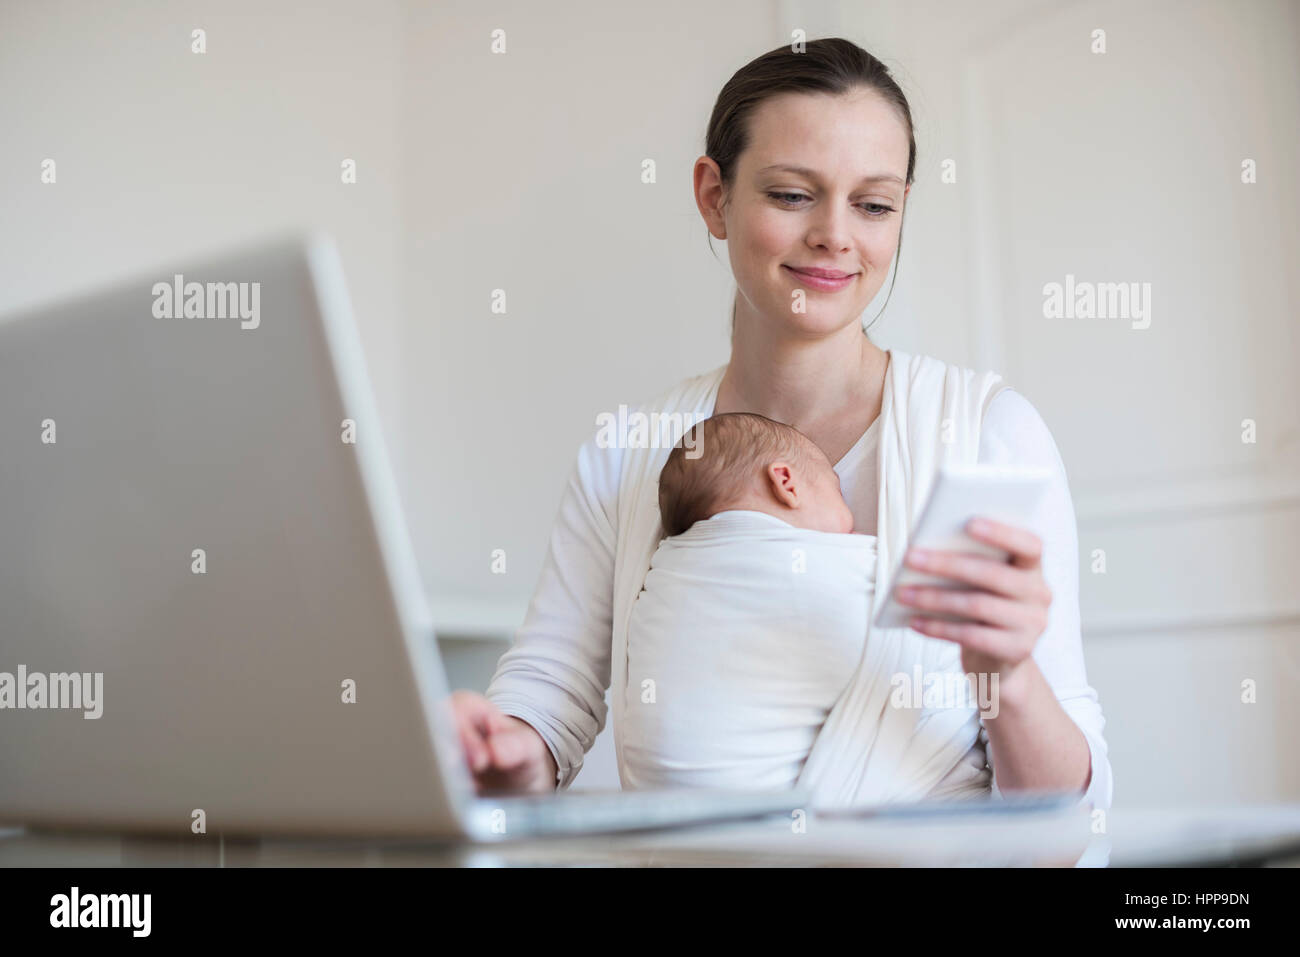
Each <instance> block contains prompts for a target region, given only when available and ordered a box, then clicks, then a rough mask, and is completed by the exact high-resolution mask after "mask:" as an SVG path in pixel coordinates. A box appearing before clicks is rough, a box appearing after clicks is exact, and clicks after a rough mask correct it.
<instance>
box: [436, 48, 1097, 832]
mask: <svg viewBox="0 0 1300 957" xmlns="http://www.w3.org/2000/svg"><path fill="white" fill-rule="evenodd" d="M706 148H707V153H706V155H705V156H702V157H700V158H699V159H698V160H697V161H696V165H695V176H694V185H695V196H696V201H697V205H698V206H699V209H700V213H701V215H702V216H703V217H704V220H705V222H706V224H707V226H708V229H709V232H710V234H711V235H712V236H716V237H717V238H719V239H726V240H728V251H729V254H730V258H731V265H732V269H733V272H734V274H735V277H736V284H737V287H738V293H737V296H736V301H735V307H734V311H733V319H732V350H731V358H730V361H729V362H728V363H727V365H726V366H724V367H719V368H718V369H716V370H714V371H712V372H710V373H706V374H704V375H701V376H696V377H693V378H692V379H689V380H686V381H685V382H683V383H679V384H678V385H677V386H676V387H674V388H673V389H672V390H669V391H668V392H666V393H665V394H663V395H661V396H659V397H658V398H657V399H656V400H655V401H653V402H651V403H649V404H648V405H647V407H646V408H652V409H656V410H663V411H667V412H687V413H694V414H695V415H696V416H697V417H700V416H707V415H710V414H720V413H725V412H756V413H760V414H762V415H765V416H767V417H769V418H771V419H774V420H776V421H779V422H784V423H787V424H789V425H792V426H794V427H795V428H797V429H799V430H800V431H802V432H803V433H804V434H806V435H807V436H808V437H809V438H811V439H812V440H813V441H814V442H815V443H816V444H817V445H818V446H819V447H820V448H821V449H822V450H823V451H824V452H825V453H826V456H827V458H828V459H829V460H830V461H831V462H833V463H836V464H835V470H836V473H837V474H838V475H839V477H840V482H841V488H842V490H843V493H844V497H845V499H846V501H847V502H848V503H849V506H850V508H851V510H852V511H853V515H854V528H855V531H856V532H859V533H864V534H867V535H872V536H875V540H876V542H877V545H878V548H879V564H878V567H880V568H884V567H888V564H887V562H889V561H892V560H893V556H895V555H896V554H897V552H898V550H899V549H900V548H902V547H904V546H905V545H906V535H907V530H908V527H909V524H910V523H909V520H908V517H909V515H911V514H912V510H913V509H914V508H915V505H916V502H917V496H918V495H922V494H923V491H924V487H925V484H926V481H927V480H928V479H929V478H930V477H931V476H932V475H933V474H934V469H935V468H937V466H938V464H939V463H940V461H946V460H949V459H955V460H960V461H968V462H969V461H979V462H981V463H998V464H1016V465H1040V466H1048V467H1049V468H1051V469H1052V471H1053V474H1054V476H1055V478H1054V482H1053V485H1052V488H1051V494H1050V497H1049V501H1048V503H1047V505H1046V506H1045V508H1046V512H1047V514H1048V515H1049V516H1050V521H1049V523H1048V524H1049V527H1050V532H1049V533H1048V536H1047V538H1046V539H1045V540H1040V538H1039V537H1038V536H1036V535H1034V534H1032V533H1030V532H1029V531H1027V530H1024V529H1019V528H1014V527H1009V526H1005V525H1000V524H998V523H990V524H987V525H986V526H985V527H984V528H983V529H977V528H974V527H972V528H971V529H970V532H971V534H972V535H973V536H974V537H976V538H979V539H982V540H984V541H987V542H990V543H992V544H996V545H998V546H1001V547H1002V548H1004V549H1005V550H1006V551H1008V552H1010V553H1011V554H1012V560H1011V561H1010V562H1009V563H1000V562H995V561H992V560H990V559H987V558H982V557H975V556H970V555H966V556H961V555H958V554H956V553H948V552H939V553H934V554H930V555H928V556H927V555H922V554H919V553H917V550H915V549H912V550H910V551H908V553H907V556H906V560H907V561H908V563H909V564H910V565H912V566H913V567H915V568H918V569H921V570H924V571H927V572H930V573H932V574H938V575H941V576H945V577H948V578H951V579H953V580H955V581H959V582H962V583H963V584H965V585H967V586H975V587H976V588H977V589H978V591H977V592H976V593H974V594H969V593H968V594H966V595H958V594H955V593H953V592H951V591H948V590H945V589H939V588H927V587H921V588H918V589H916V590H915V591H914V593H913V594H911V595H908V596H904V600H905V601H906V602H907V603H908V604H909V605H911V606H912V607H914V608H915V609H916V612H917V616H916V618H914V619H913V624H912V629H911V630H908V629H877V630H875V631H873V632H872V633H871V637H870V638H869V639H867V638H866V636H864V640H866V651H865V652H864V650H863V646H862V645H861V644H858V645H857V646H856V647H853V648H844V649H841V653H842V654H843V656H844V664H845V668H846V669H847V670H848V671H850V672H852V671H854V670H855V669H856V676H855V679H854V682H853V683H851V684H850V686H849V688H848V690H847V691H846V692H845V693H844V694H843V696H842V700H840V701H837V702H836V705H835V707H834V708H833V709H832V710H831V711H830V714H829V716H828V720H827V723H826V726H825V728H824V729H823V731H822V733H821V736H820V737H819V739H818V741H817V743H816V745H815V746H814V748H813V750H812V753H811V754H810V756H809V760H808V762H807V767H806V768H805V775H806V777H808V778H809V779H810V782H811V783H813V784H816V785H817V786H818V787H819V788H824V789H825V790H826V793H828V794H833V795H835V800H836V801H837V802H838V803H853V802H866V801H871V800H885V799H906V798H919V797H927V796H928V797H937V796H958V795H965V794H976V793H980V792H984V793H987V792H988V791H990V790H992V791H994V792H1007V791H1011V790H1028V789H1053V790H1077V791H1078V792H1079V793H1080V795H1081V797H1082V798H1083V799H1084V800H1088V801H1091V803H1092V804H1093V805H1094V806H1095V807H1109V806H1110V803H1111V792H1112V786H1111V772H1110V764H1109V761H1108V759H1107V755H1106V750H1107V749H1106V743H1105V740H1104V738H1103V737H1102V733H1101V732H1102V727H1103V724H1104V721H1103V718H1102V714H1101V709H1100V706H1099V704H1098V701H1097V695H1096V692H1095V691H1094V690H1093V689H1092V688H1091V687H1089V686H1088V683H1087V678H1086V675H1085V671H1084V663H1083V654H1082V648H1081V643H1080V634H1079V612H1078V554H1077V548H1078V543H1077V531H1076V526H1075V518H1074V511H1073V505H1072V502H1071V499H1070V494H1069V489H1068V485H1067V482H1066V477H1065V473H1064V468H1063V465H1062V463H1061V459H1060V456H1059V454H1058V453H1057V449H1056V445H1055V443H1054V441H1053V440H1052V437H1051V434H1050V432H1049V431H1048V429H1047V427H1046V425H1045V424H1044V423H1043V421H1042V419H1041V418H1040V417H1039V415H1038V413H1037V412H1036V410H1035V409H1034V408H1033V406H1032V405H1031V404H1030V403H1029V402H1028V401H1027V400H1026V399H1024V398H1023V397H1022V396H1020V395H1019V394H1018V393H1015V392H1014V391H1012V390H1011V389H1009V388H1007V387H1006V386H1005V385H1004V384H1003V383H1001V381H1000V379H1001V377H1000V376H998V375H996V374H995V373H990V372H985V373H979V374H977V373H975V372H974V371H973V370H962V369H960V368H958V367H956V366H953V365H949V364H947V363H944V362H942V361H941V360H938V359H935V358H932V357H928V356H911V355H908V354H906V353H902V352H900V351H899V350H890V351H884V350H882V349H880V348H879V347H878V346H876V345H875V343H873V342H872V341H871V340H870V338H869V337H868V336H867V335H866V334H865V330H864V328H863V326H862V324H861V322H860V316H861V315H862V314H863V312H864V311H865V308H866V306H867V305H868V304H869V303H870V302H871V301H872V299H873V298H874V297H875V295H876V294H877V292H878V291H879V290H880V287H881V286H882V285H883V282H884V278H885V274H886V272H887V271H888V269H889V265H890V263H891V261H893V259H894V257H895V254H896V253H897V251H898V248H899V242H900V240H901V235H902V217H903V211H904V208H905V203H906V198H907V194H908V193H909V192H910V190H911V185H912V182H913V174H914V171H915V168H916V143H915V137H914V134H913V129H912V120H911V112H910V109H909V107H908V104H907V100H906V98H905V96H904V95H903V93H902V91H901V90H900V89H899V87H898V85H897V84H896V83H895V81H894V80H893V78H892V77H891V76H890V75H889V72H888V70H887V69H886V68H885V67H884V66H883V65H882V64H881V63H880V62H879V61H878V60H877V59H875V58H874V57H872V56H871V55H870V54H869V53H867V52H865V51H864V50H862V49H861V48H859V47H857V46H856V45H854V44H852V43H850V42H849V41H846V40H842V39H827V40H816V41H811V42H809V43H807V44H806V49H805V51H804V52H799V53H795V52H792V51H791V50H789V49H788V48H784V47H782V48H778V49H777V50H774V51H772V52H770V53H768V54H766V55H764V56H762V57H759V58H758V59H756V60H755V61H753V62H752V63H750V64H748V65H747V66H745V67H744V68H742V69H741V70H740V71H739V72H737V73H736V75H735V76H733V77H732V78H731V80H730V81H729V82H728V83H727V85H726V86H725V87H724V88H723V90H722V92H721V94H720V95H719V97H718V101H717V103H716V105H715V107H714V110H713V114H712V117H711V119H710V123H709V129H708V135H707V143H706ZM688 424H689V423H688ZM954 428H955V430H956V435H955V437H954V435H952V434H943V435H941V433H952V431H953V429H954ZM597 439H598V436H593V438H592V439H590V440H588V441H587V442H586V443H585V444H584V445H583V447H582V449H581V450H580V451H579V454H578V461H577V463H576V465H575V468H574V470H573V473H572V475H571V478H570V482H569V485H568V487H567V489H566V492H565V496H564V500H563V501H562V503H561V506H560V511H559V515H558V517H557V520H556V525H555V529H554V531H553V534H552V540H551V549H550V552H549V554H548V556H547V559H546V563H545V566H544V568H543V571H542V575H541V580H540V582H539V584H538V587H537V590H536V592H535V594H534V597H533V600H532V604H531V606H530V608H529V612H528V615H527V618H526V620H525V622H524V625H523V627H522V628H521V629H520V631H519V633H518V635H517V637H516V641H515V645H514V646H513V647H512V648H511V650H510V651H508V652H507V653H506V654H505V655H504V656H503V657H502V659H501V661H500V663H499V665H498V669H497V673H496V675H495V677H494V678H493V681H492V684H491V686H490V687H489V689H488V691H487V694H486V696H479V695H475V694H472V693H469V692H464V691H460V692H456V694H455V695H453V707H454V709H455V712H456V716H457V723H458V726H459V729H460V735H461V740H462V744H463V746H464V749H465V753H466V759H467V761H468V763H469V766H470V768H471V770H472V771H473V773H474V775H475V779H476V782H477V783H478V786H479V787H480V789H483V790H486V789H498V788H504V789H512V790H535V791H547V790H552V789H555V788H557V787H558V788H563V787H567V786H568V784H569V783H570V782H571V781H572V780H573V778H574V776H575V775H576V774H577V772H578V770H579V769H580V767H581V763H582V757H583V755H584V754H585V753H586V751H587V750H588V749H589V748H590V747H591V744H592V742H593V741H594V739H595V737H596V735H597V733H598V732H599V731H600V730H601V729H602V728H603V727H604V723H605V716H606V715H605V704H604V694H605V691H606V688H607V687H610V686H611V681H610V679H611V675H613V677H614V681H613V683H612V690H613V696H612V697H613V702H614V708H613V717H614V723H615V742H616V750H617V752H618V755H619V766H620V773H621V774H622V775H623V776H624V779H625V780H626V777H627V775H626V771H625V769H626V763H625V762H626V757H625V754H624V749H623V742H622V739H621V736H620V734H621V720H620V719H621V716H622V715H623V714H624V713H625V710H624V709H626V708H628V707H635V706H637V704H638V700H639V699H638V698H637V694H636V692H637V688H636V687H635V685H634V686H633V687H632V688H631V690H629V683H631V682H634V681H636V679H637V678H638V677H639V676H629V675H628V674H627V673H626V672H627V640H628V636H627V632H626V622H627V618H628V608H629V606H630V603H631V602H632V601H633V600H634V599H635V595H636V592H637V591H638V590H639V588H640V583H641V581H643V580H644V576H645V571H646V568H647V564H648V561H649V552H650V551H652V550H653V544H654V542H655V541H657V537H658V535H657V532H658V523H657V507H656V506H654V505H653V499H654V496H653V482H654V479H655V477H656V476H657V475H658V469H659V468H660V467H662V464H663V461H664V460H665V458H666V456H667V451H668V450H667V448H662V449H655V448H644V447H642V448H607V447H604V446H603V444H602V443H600V442H598V441H597ZM876 598H877V599H878V598H879V596H876ZM930 611H934V612H947V613H954V614H957V615H960V616H962V618H963V619H964V620H963V621H960V622H951V621H942V620H938V619H933V618H930V617H927V615H926V612H930ZM877 632H878V633H877ZM923 636H928V637H923ZM882 649H883V650H882ZM935 649H940V650H941V651H940V652H939V653H936V652H935ZM945 650H946V651H948V652H950V654H949V655H948V657H947V658H944V657H943V652H944V651H945ZM873 654H874V655H876V657H875V658H874V659H873V658H872V655H873ZM882 654H883V655H885V657H884V658H881V657H879V656H880V655H882ZM909 656H910V657H909ZM921 661H924V662H925V664H926V666H927V667H928V668H931V669H933V668H946V669H948V670H949V671H955V670H957V668H958V665H959V666H960V670H961V671H962V672H965V673H968V674H969V673H975V674H983V673H987V674H996V675H997V676H998V677H999V679H1000V682H999V702H998V709H997V713H996V716H975V715H974V713H973V712H971V711H969V710H967V711H963V712H961V713H960V714H957V713H952V714H949V715H946V716H938V717H936V716H935V715H934V714H927V715H926V716H925V717H924V718H922V717H919V716H918V715H916V714H911V715H907V716H902V717H900V716H899V715H898V714H897V710H898V709H894V711H893V712H891V711H890V709H889V708H887V707H884V706H883V705H882V702H883V700H884V699H883V698H882V694H881V682H880V680H879V675H880V674H894V673H896V672H897V671H898V670H900V669H901V670H902V673H907V671H906V667H905V666H906V665H909V664H911V663H913V662H918V663H919V662H921ZM891 669H892V670H891ZM873 675H874V676H876V677H873ZM707 678H708V676H705V677H704V678H702V679H701V680H707ZM951 710H952V709H950V711H951ZM701 734H707V723H706V724H704V725H702V728H701ZM927 735H928V739H927ZM683 747H686V748H688V747H689V745H683ZM681 757H682V764H681V766H688V765H689V759H690V755H688V754H683V755H682V756H681ZM675 763H676V762H675ZM986 765H987V766H986ZM810 782H809V781H805V782H804V783H810ZM792 783H793V782H792ZM737 784H738V786H743V780H738V781H737Z"/></svg>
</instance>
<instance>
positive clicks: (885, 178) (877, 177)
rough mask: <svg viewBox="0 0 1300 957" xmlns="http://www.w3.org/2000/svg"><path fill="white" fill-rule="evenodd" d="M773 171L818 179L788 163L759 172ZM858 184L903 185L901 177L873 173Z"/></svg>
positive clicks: (803, 169)
mask: <svg viewBox="0 0 1300 957" xmlns="http://www.w3.org/2000/svg"><path fill="white" fill-rule="evenodd" d="M774 169H775V170H783V171H784V172H787V173H797V174H799V175H800V176H807V177H808V178H809V179H814V180H816V179H820V177H819V176H818V175H817V171H816V170H812V169H809V168H808V167H807V166H792V165H791V164H789V163H774V164H772V165H771V166H764V167H763V168H762V169H760V170H759V172H760V173H766V172H768V171H769V170H774ZM858 182H860V183H884V182H893V183H898V184H899V185H900V186H901V185H902V183H903V178H902V177H901V176H895V175H894V174H892V173H874V174H872V175H870V176H864V177H862V179H860V180H859V181H858Z"/></svg>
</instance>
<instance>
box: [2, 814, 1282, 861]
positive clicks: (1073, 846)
mask: <svg viewBox="0 0 1300 957" xmlns="http://www.w3.org/2000/svg"><path fill="white" fill-rule="evenodd" d="M1234 864H1235V865H1240V864H1267V865H1278V866H1296V865H1297V864H1300V804H1287V805H1276V804H1275V805H1255V806H1249V807H1234V808H1114V809H1111V810H1109V811H1107V812H1105V816H1104V819H1101V820H1099V819H1097V818H1094V817H1093V816H1092V814H1091V813H1090V812H1089V810H1088V809H1087V808H1086V807H1081V808H1078V809H1076V810H1071V811H1068V812H1059V811H1058V812H1052V813H1027V814H1020V815H1015V816H1008V818H1007V819H1003V820H998V819H993V818H989V817H987V816H983V817H981V816H975V815H970V816H962V815H954V816H952V817H945V818H942V819H912V820H908V819H891V820H845V819H835V820H830V819H818V818H816V817H813V818H811V819H809V821H808V823H807V827H806V830H803V831H796V829H794V828H793V827H792V825H791V821H790V819H789V818H787V817H784V816H774V817H769V818H763V819H758V820H751V821H738V822H732V823H728V824H710V825H697V826H693V827H685V828H672V829H667V830H660V831H652V832H642V833H636V834H617V835H599V836H588V837H581V838H572V837H569V838H560V837H552V838H546V839H532V840H519V841H511V842H508V843H500V844H465V843H450V842H434V841H396V840H367V839H351V840H345V839H332V838H312V839H304V838H292V837H272V836H267V837H261V838H246V837H245V838H234V837H225V836H222V835H219V834H208V835H197V836H187V837H185V838H171V837H157V836H142V835H129V834H120V833H103V832H90V831H86V832H74V831H47V830H25V829H19V828H11V829H5V830H0V867H122V866H125V867H138V866H144V867H303V866H307V867H316V866H320V867H353V866H383V867H428V866H433V867H466V866H469V867H473V866H488V867H496V866H609V867H646V866H650V867H663V866H669V867H671V866H741V867H745V866H761V867H782V866H796V867H807V866H819V867H825V866H830V867H837V866H1004V865H1005V866H1064V867H1075V866H1077V867H1105V866H1112V867H1128V866H1183V865H1234Z"/></svg>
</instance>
